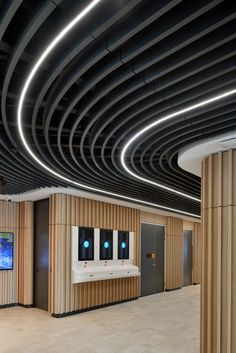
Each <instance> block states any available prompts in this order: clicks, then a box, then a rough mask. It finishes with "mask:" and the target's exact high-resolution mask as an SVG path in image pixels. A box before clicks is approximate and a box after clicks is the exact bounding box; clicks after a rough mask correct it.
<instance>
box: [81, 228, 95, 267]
mask: <svg viewBox="0 0 236 353" xmlns="http://www.w3.org/2000/svg"><path fill="white" fill-rule="evenodd" d="M93 260H94V228H85V227H84V228H82V227H79V261H93Z"/></svg>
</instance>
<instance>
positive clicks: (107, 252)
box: [100, 229, 113, 260]
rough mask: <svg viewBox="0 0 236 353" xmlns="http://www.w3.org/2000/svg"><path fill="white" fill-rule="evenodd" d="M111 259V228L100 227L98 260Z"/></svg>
mask: <svg viewBox="0 0 236 353" xmlns="http://www.w3.org/2000/svg"><path fill="white" fill-rule="evenodd" d="M112 259H113V230H108V229H100V260H112Z"/></svg>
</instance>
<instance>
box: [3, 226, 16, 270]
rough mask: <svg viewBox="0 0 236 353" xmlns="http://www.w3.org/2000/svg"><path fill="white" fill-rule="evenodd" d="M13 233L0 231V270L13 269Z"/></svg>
mask: <svg viewBox="0 0 236 353" xmlns="http://www.w3.org/2000/svg"><path fill="white" fill-rule="evenodd" d="M13 249H14V237H13V233H3V232H1V233H0V270H12V269H13Z"/></svg>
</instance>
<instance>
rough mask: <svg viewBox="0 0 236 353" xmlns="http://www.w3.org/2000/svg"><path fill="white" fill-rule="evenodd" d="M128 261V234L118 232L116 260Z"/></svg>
mask: <svg viewBox="0 0 236 353" xmlns="http://www.w3.org/2000/svg"><path fill="white" fill-rule="evenodd" d="M128 259H129V232H125V231H120V230H119V231H118V260H128Z"/></svg>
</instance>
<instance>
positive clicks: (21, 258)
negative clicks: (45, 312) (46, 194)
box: [0, 201, 33, 305]
mask: <svg viewBox="0 0 236 353" xmlns="http://www.w3.org/2000/svg"><path fill="white" fill-rule="evenodd" d="M32 210H33V204H32V202H21V203H17V202H7V201H0V231H2V232H13V233H14V269H13V271H0V305H8V304H17V303H20V304H26V305H29V304H32V288H33V281H32V271H33V252H32V246H33V211H32Z"/></svg>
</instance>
